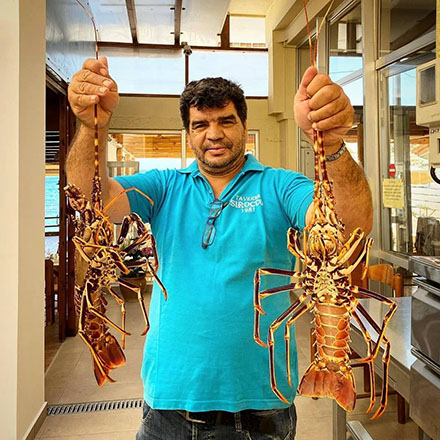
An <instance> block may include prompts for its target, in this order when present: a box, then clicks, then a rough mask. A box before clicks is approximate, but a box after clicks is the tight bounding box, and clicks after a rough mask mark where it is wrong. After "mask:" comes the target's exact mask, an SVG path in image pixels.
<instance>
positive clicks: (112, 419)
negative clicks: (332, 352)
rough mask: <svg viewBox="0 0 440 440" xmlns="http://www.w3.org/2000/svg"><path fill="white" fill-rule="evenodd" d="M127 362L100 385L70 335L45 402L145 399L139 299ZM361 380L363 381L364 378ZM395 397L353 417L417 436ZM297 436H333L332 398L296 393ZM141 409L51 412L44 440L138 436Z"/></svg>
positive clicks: (383, 438)
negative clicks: (401, 418)
mask: <svg viewBox="0 0 440 440" xmlns="http://www.w3.org/2000/svg"><path fill="white" fill-rule="evenodd" d="M110 316H113V317H114V318H115V320H116V321H117V320H118V319H119V312H118V310H117V309H116V308H115V307H112V308H111V310H110ZM127 317H128V319H127V329H128V331H130V332H132V336H130V337H128V338H127V344H126V350H125V353H126V356H127V365H126V366H124V367H123V368H120V369H118V370H115V371H114V373H113V374H112V376H113V377H114V378H115V379H116V380H117V382H116V383H114V384H108V383H107V384H105V385H104V386H103V387H102V388H100V387H98V386H97V385H96V382H95V379H94V376H93V373H92V368H91V358H90V354H89V351H88V349H87V348H86V347H85V345H84V344H83V342H82V341H81V340H80V339H79V338H78V337H76V338H69V339H67V340H66V342H64V343H63V345H62V346H61V348H60V350H59V352H58V354H57V355H56V356H55V359H54V360H53V362H52V364H51V365H50V367H49V369H48V371H47V374H46V400H47V401H48V403H49V404H55V403H73V402H88V401H101V400H113V399H129V398H140V397H142V384H141V381H140V378H139V371H140V365H141V355H142V347H143V341H144V338H143V337H141V336H140V333H141V332H142V330H143V319H142V316H141V311H140V309H139V306H138V304H137V302H131V301H130V302H127ZM308 321H310V316H306V317H304V319H301V320H300V322H299V323H298V325H297V344H298V347H299V350H298V354H299V367H300V371H304V369H305V368H306V367H307V366H308V363H309V359H310V355H309V324H308ZM361 383H362V382H361ZM395 397H396V396H395V395H392V396H390V398H389V404H388V408H387V410H386V412H385V414H384V415H383V416H382V417H381V418H379V419H377V420H374V421H370V420H369V416H368V415H366V414H364V411H365V409H366V407H367V405H368V399H362V400H359V401H358V403H357V405H356V408H355V410H354V412H353V413H352V414H350V415H349V417H348V418H349V420H359V421H361V422H362V423H363V425H364V427H365V428H366V429H367V431H368V432H369V433H370V435H371V436H372V437H373V439H374V440H417V439H418V431H417V427H416V425H415V424H414V423H413V422H412V421H411V420H410V421H409V422H408V423H407V424H405V425H399V424H398V423H397V414H396V399H395ZM295 402H296V406H297V411H298V428H297V436H296V439H297V440H331V437H332V419H331V416H332V402H331V401H330V400H328V399H320V400H312V399H309V398H305V397H298V398H297V399H296V400H295ZM140 417H141V410H140V409H136V410H134V409H133V410H121V411H108V412H97V413H88V414H76V415H64V416H49V417H47V418H46V420H45V422H44V424H43V426H42V428H41V429H40V431H39V433H38V435H37V439H40V440H43V439H45V440H55V439H60V440H79V439H84V440H104V439H105V440H134V438H135V433H136V431H137V427H138V425H139V422H140Z"/></svg>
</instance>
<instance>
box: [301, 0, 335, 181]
mask: <svg viewBox="0 0 440 440" xmlns="http://www.w3.org/2000/svg"><path fill="white" fill-rule="evenodd" d="M333 2H334V0H332V1H331V2H330V5H329V7H328V8H327V12H326V13H325V14H324V17H323V19H322V21H321V24H320V25H319V27H318V30H317V32H316V38H315V47H313V43H312V32H311V30H310V20H309V14H308V12H307V4H306V0H303V8H304V13H305V16H306V25H307V33H308V37H309V49H310V64H311V65H312V66H314V67H316V60H317V58H318V56H317V55H318V40H319V35H320V33H321V30H322V27H323V25H324V23H325V20H326V18H327V16H328V14H329V12H330V9H331V8H332V6H333ZM313 139H314V145H313V149H314V152H315V154H314V157H315V180H320V174H321V178H322V180H324V181H327V180H328V174H327V167H326V163H325V152H324V139H323V134H322V131H318V130H313Z"/></svg>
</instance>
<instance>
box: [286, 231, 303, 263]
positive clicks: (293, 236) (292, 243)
mask: <svg viewBox="0 0 440 440" xmlns="http://www.w3.org/2000/svg"><path fill="white" fill-rule="evenodd" d="M305 235H306V234H304V236H305ZM287 249H288V250H289V251H290V252H292V254H293V255H295V257H297V258H299V259H300V261H302V262H303V263H304V264H307V263H306V260H307V257H306V256H305V255H304V253H303V251H302V250H301V242H300V239H299V234H298V231H297V230H296V229H293V228H289V230H288V231H287Z"/></svg>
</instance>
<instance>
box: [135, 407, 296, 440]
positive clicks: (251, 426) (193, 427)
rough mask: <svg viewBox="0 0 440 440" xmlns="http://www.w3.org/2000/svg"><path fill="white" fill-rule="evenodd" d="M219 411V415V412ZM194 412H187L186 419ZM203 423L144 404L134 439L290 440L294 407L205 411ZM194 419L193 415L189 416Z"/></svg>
mask: <svg viewBox="0 0 440 440" xmlns="http://www.w3.org/2000/svg"><path fill="white" fill-rule="evenodd" d="M219 413H220V414H219ZM194 414H196V415H197V414H201V413H190V418H191V417H193V415H194ZM206 414H210V416H211V415H212V417H207V419H206V420H205V422H199V421H197V422H196V421H189V420H187V418H186V417H185V412H184V411H170V410H156V409H152V408H151V407H150V406H148V405H147V403H144V408H143V416H142V423H141V426H140V428H139V431H138V433H137V435H136V440H239V439H240V440H294V438H295V432H296V410H295V405H294V404H292V406H290V407H289V408H286V409H277V410H270V411H256V410H246V411H241V412H239V413H235V414H234V413H224V412H221V411H220V412H217V413H215V412H209V413H206ZM193 418H195V417H193Z"/></svg>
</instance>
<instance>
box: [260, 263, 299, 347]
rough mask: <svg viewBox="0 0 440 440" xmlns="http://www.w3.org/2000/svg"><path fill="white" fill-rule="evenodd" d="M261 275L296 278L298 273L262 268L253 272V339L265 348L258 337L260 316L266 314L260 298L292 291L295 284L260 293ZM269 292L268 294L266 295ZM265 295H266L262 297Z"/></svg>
mask: <svg viewBox="0 0 440 440" xmlns="http://www.w3.org/2000/svg"><path fill="white" fill-rule="evenodd" d="M261 275H285V276H289V277H296V278H298V276H299V272H293V271H291V270H283V269H272V268H268V267H262V268H260V269H257V270H256V271H255V275H254V310H255V320H254V339H255V342H256V343H257V344H259V345H261V346H262V347H267V345H266V344H265V343H264V342H263V341H262V339H261V337H260V314H262V315H265V314H266V313H265V312H264V310H263V309H262V307H261V301H260V297H261V296H263V297H264V296H269V295H271V294H275V293H280V292H285V291H286V290H292V289H294V288H295V286H296V284H295V283H293V284H287V285H285V286H281V287H278V288H277V290H276V291H275V292H269V290H271V289H267V290H265V291H263V292H260V283H261ZM268 292H269V293H268ZM264 294H266V295H264Z"/></svg>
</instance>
